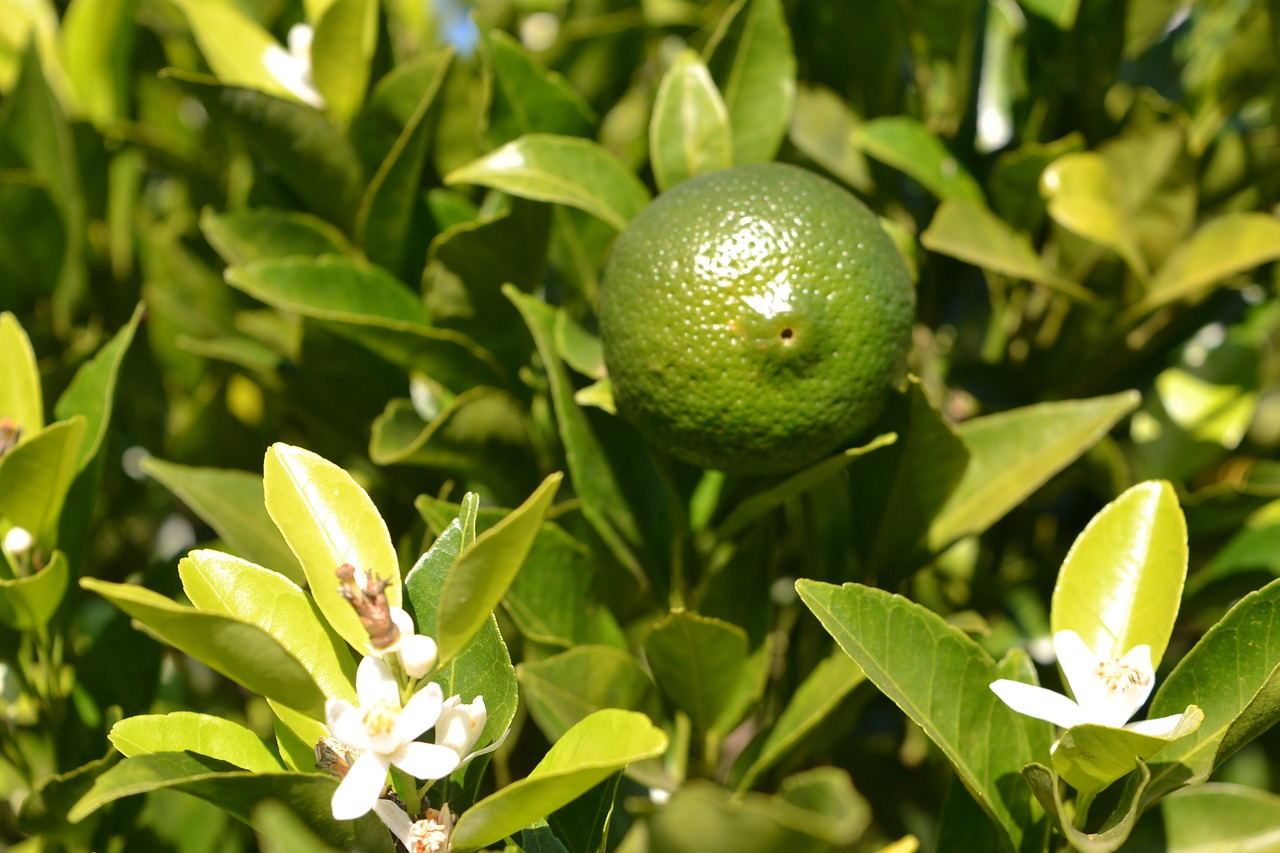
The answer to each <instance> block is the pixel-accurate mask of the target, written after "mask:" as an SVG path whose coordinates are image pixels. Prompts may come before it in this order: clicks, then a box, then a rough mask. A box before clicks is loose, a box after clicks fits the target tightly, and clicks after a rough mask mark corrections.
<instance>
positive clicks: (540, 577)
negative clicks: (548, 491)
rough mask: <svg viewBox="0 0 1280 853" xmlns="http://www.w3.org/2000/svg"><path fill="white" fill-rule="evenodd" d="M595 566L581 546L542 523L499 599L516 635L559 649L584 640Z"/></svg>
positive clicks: (588, 551) (592, 603)
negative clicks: (514, 628)
mask: <svg viewBox="0 0 1280 853" xmlns="http://www.w3.org/2000/svg"><path fill="white" fill-rule="evenodd" d="M596 563H597V558H596V556H595V554H594V553H593V552H592V551H591V549H589V548H588V547H587V546H586V545H584V544H583V543H581V542H579V541H578V540H576V539H574V538H573V537H572V536H570V535H569V534H568V533H566V532H565V531H564V529H563V528H562V527H560V526H559V525H556V524H554V523H552V522H549V521H548V522H544V523H543V525H542V526H541V527H539V528H538V535H537V536H536V537H535V538H534V540H533V547H532V548H530V549H529V556H528V557H527V558H526V559H525V561H524V567H523V568H522V569H521V570H520V573H519V574H518V575H516V577H515V580H513V581H512V582H511V587H510V588H509V589H508V590H507V594H506V596H505V597H504V598H503V604H504V605H505V606H506V609H507V613H508V614H510V616H511V621H512V622H514V623H515V624H516V627H517V628H519V629H520V633H522V634H524V636H525V637H527V638H529V639H531V640H534V641H536V642H539V643H546V644H548V645H553V646H564V647H572V646H574V645H575V644H577V643H580V642H586V641H587V640H588V639H590V637H589V630H588V629H589V620H591V619H592V617H593V614H594V613H597V612H598V605H597V604H596V602H595V600H594V596H593V595H592V591H591V588H592V583H593V581H594V579H595V577H594V576H595V569H596Z"/></svg>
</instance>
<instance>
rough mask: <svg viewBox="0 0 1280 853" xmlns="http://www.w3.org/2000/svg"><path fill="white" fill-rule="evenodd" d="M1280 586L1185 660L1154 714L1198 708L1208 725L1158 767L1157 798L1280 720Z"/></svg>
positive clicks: (1245, 606)
mask: <svg viewBox="0 0 1280 853" xmlns="http://www.w3.org/2000/svg"><path fill="white" fill-rule="evenodd" d="M1277 628H1280V581H1272V582H1271V583H1269V584H1267V585H1266V586H1265V587H1263V588H1262V589H1260V590H1257V591H1256V592H1251V593H1249V594H1248V595H1246V596H1245V597H1244V598H1242V599H1240V601H1238V602H1237V603H1236V605H1235V606H1234V607H1232V608H1231V610H1230V611H1228V613H1227V615H1226V616H1224V617H1223V618H1222V619H1221V620H1219V621H1218V622H1217V624H1215V625H1214V626H1213V627H1211V628H1210V629H1209V630H1208V631H1206V632H1205V634H1204V636H1203V637H1201V638H1200V642H1198V643H1196V645H1195V646H1193V647H1192V649H1191V651H1189V652H1188V653H1187V654H1186V656H1185V657H1184V658H1183V659H1182V660H1180V661H1179V662H1178V665H1177V666H1176V667H1174V669H1173V672H1171V673H1169V676H1168V677H1167V678H1166V679H1165V680H1164V683H1163V684H1161V685H1160V687H1159V689H1158V690H1157V691H1156V694H1155V698H1154V699H1152V700H1151V710H1150V712H1149V715H1150V716H1152V717H1161V716H1166V715H1168V714H1176V713H1178V711H1177V710H1171V709H1174V708H1175V706H1176V708H1178V709H1180V708H1183V707H1185V706H1186V705H1188V704H1191V703H1192V702H1194V703H1195V704H1197V705H1199V706H1200V707H1201V708H1203V709H1204V725H1202V726H1201V727H1200V730H1199V731H1197V732H1196V733H1195V735H1194V736H1192V737H1188V738H1186V739H1185V740H1181V741H1179V742H1177V743H1175V744H1173V745H1171V746H1170V747H1169V748H1168V749H1167V750H1165V752H1163V753H1162V754H1161V755H1160V758H1159V760H1157V761H1155V762H1153V763H1152V765H1151V777H1152V778H1151V794H1150V798H1151V799H1155V798H1156V797H1158V796H1159V795H1160V794H1163V793H1166V792H1168V791H1171V790H1174V789H1176V788H1180V787H1182V786H1183V785H1189V784H1195V783H1197V782H1201V781H1203V780H1205V779H1207V778H1208V777H1209V774H1211V773H1212V772H1213V771H1214V770H1216V769H1217V768H1218V767H1220V766H1221V765H1222V763H1223V762H1224V761H1226V760H1227V759H1228V758H1230V757H1231V756H1232V755H1234V754H1235V752H1236V750H1238V749H1240V747H1242V746H1244V745H1245V744H1246V743H1248V742H1249V741H1250V740H1252V739H1253V738H1255V737H1257V736H1258V735H1260V734H1261V733H1262V732H1264V731H1266V730H1267V729H1269V728H1271V727H1272V726H1273V725H1275V723H1276V722H1277V721H1278V720H1280V630H1277Z"/></svg>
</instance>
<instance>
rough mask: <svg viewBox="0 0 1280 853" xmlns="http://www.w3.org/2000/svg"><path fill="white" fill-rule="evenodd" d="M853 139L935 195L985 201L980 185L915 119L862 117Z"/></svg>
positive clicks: (978, 201)
mask: <svg viewBox="0 0 1280 853" xmlns="http://www.w3.org/2000/svg"><path fill="white" fill-rule="evenodd" d="M853 142H854V144H855V145H857V146H858V148H860V149H862V150H863V151H865V152H866V153H867V154H868V155H870V156H871V157H874V158H875V159H877V160H879V161H880V162H881V163H884V164H885V165H887V166H892V167H893V168H895V169H897V170H899V171H901V172H903V173H905V174H906V175H908V176H909V177H911V178H914V179H915V181H916V182H917V183H919V184H920V186H922V187H924V188H925V189H926V190H928V191H929V192H931V193H933V194H934V195H936V196H937V197H938V198H941V199H947V198H958V199H964V200H966V201H971V202H974V203H975V204H983V203H984V202H983V197H982V187H981V186H979V185H978V182H977V181H975V180H974V179H973V176H972V175H970V174H969V173H968V172H967V171H965V168H964V166H962V165H960V161H959V160H957V159H956V158H955V155H953V154H952V153H951V152H950V151H948V150H947V148H946V146H944V145H943V144H942V141H941V140H940V139H938V137H937V136H935V135H934V133H933V132H932V131H930V130H929V129H928V128H927V127H925V126H924V124H922V123H921V122H920V121H919V120H918V119H915V118H912V117H910V116H883V117H881V118H874V119H871V120H870V121H865V122H863V123H862V124H861V125H859V126H858V129H857V130H856V131H855V132H854V135H853Z"/></svg>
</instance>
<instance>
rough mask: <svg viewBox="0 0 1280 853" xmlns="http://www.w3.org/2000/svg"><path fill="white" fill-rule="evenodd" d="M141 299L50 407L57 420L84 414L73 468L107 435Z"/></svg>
mask: <svg viewBox="0 0 1280 853" xmlns="http://www.w3.org/2000/svg"><path fill="white" fill-rule="evenodd" d="M142 312H143V306H142V303H139V304H138V307H136V308H134V309H133V314H132V316H130V318H129V322H128V323H125V325H124V327H123V328H122V329H121V330H120V331H119V332H117V333H116V335H115V337H113V338H112V339H111V340H109V341H107V343H106V344H104V345H103V347H102V349H100V350H98V352H97V354H96V355H94V357H93V358H92V359H90V360H89V361H88V362H86V363H85V364H84V365H83V366H81V368H80V369H79V370H77V371H76V375H75V377H74V378H73V379H72V380H71V384H70V385H68V386H67V390H65V391H63V392H62V396H61V397H59V398H58V402H57V405H55V406H54V407H53V412H54V416H55V417H57V419H58V420H60V421H65V420H70V419H71V418H72V417H74V416H76V415H83V416H84V422H85V433H86V435H85V440H84V441H83V442H82V443H81V445H80V456H79V461H78V462H77V463H76V470H77V471H83V470H84V469H85V468H86V467H88V465H89V463H90V462H92V461H93V460H94V459H95V458H96V457H97V455H98V451H99V450H100V449H101V448H102V442H103V440H104V439H105V438H106V436H107V427H108V426H110V424H111V408H112V405H113V403H114V402H115V396H116V379H117V377H118V376H119V375H120V364H121V362H123V361H124V356H125V353H126V352H127V351H128V349H129V345H130V344H131V343H133V336H134V333H136V332H137V330H138V323H139V322H140V321H141V320H142Z"/></svg>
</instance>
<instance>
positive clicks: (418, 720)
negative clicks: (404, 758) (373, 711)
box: [395, 681, 444, 778]
mask: <svg viewBox="0 0 1280 853" xmlns="http://www.w3.org/2000/svg"><path fill="white" fill-rule="evenodd" d="M443 704H444V692H443V691H442V690H441V689H440V685H439V684H436V683H435V682H434V681H432V682H430V683H428V684H427V685H425V686H424V687H423V688H422V689H421V690H419V691H418V692H417V693H415V694H413V696H411V697H409V701H408V702H406V703H405V706H404V710H403V711H401V712H400V716H399V717H398V718H397V719H396V728H395V736H396V738H397V741H398V742H399V743H407V742H409V741H411V740H415V739H416V738H417V737H418V735H420V734H422V733H423V732H425V731H426V730H427V729H429V728H431V727H432V726H434V725H435V724H436V721H437V720H439V719H440V708H441V706H442V705H443ZM418 778H423V777H421V776H420V777H418Z"/></svg>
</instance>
